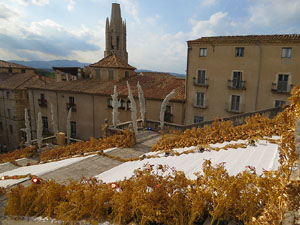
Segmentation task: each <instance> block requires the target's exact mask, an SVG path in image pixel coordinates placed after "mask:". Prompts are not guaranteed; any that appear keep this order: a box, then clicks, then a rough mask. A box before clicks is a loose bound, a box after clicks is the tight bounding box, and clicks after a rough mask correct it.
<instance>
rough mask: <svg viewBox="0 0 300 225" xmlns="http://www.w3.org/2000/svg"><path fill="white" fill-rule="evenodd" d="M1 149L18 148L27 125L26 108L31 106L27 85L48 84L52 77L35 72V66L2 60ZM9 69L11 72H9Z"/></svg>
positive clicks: (0, 82) (0, 94)
mask: <svg viewBox="0 0 300 225" xmlns="http://www.w3.org/2000/svg"><path fill="white" fill-rule="evenodd" d="M0 65H1V66H2V67H1V68H0V70H1V71H6V72H1V73H0V77H2V78H4V77H6V79H2V80H1V81H0V145H1V148H0V150H1V149H2V150H3V149H4V146H6V149H7V150H12V149H16V148H17V147H18V146H19V144H20V142H21V138H22V133H21V131H20V130H21V129H22V128H24V127H25V125H24V124H25V121H24V109H25V108H29V101H28V93H27V89H26V88H27V86H28V85H37V84H47V83H49V82H51V80H52V79H49V78H46V77H41V76H38V75H35V74H34V69H33V68H28V67H25V66H22V65H18V64H14V63H8V62H5V61H0ZM8 71H9V72H8Z"/></svg>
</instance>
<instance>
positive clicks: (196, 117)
mask: <svg viewBox="0 0 300 225" xmlns="http://www.w3.org/2000/svg"><path fill="white" fill-rule="evenodd" d="M203 121H204V117H203V116H194V123H201V122H203Z"/></svg>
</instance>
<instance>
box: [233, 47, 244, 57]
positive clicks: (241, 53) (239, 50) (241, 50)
mask: <svg viewBox="0 0 300 225" xmlns="http://www.w3.org/2000/svg"><path fill="white" fill-rule="evenodd" d="M235 56H236V57H244V48H235Z"/></svg>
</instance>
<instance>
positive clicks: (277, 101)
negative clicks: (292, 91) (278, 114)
mask: <svg viewBox="0 0 300 225" xmlns="http://www.w3.org/2000/svg"><path fill="white" fill-rule="evenodd" d="M283 105H285V101H281V100H275V108H279V107H282V106H283Z"/></svg>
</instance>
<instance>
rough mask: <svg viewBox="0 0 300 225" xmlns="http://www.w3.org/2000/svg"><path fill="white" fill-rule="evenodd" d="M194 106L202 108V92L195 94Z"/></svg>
mask: <svg viewBox="0 0 300 225" xmlns="http://www.w3.org/2000/svg"><path fill="white" fill-rule="evenodd" d="M196 106H199V107H204V93H203V92H197V97H196Z"/></svg>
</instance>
